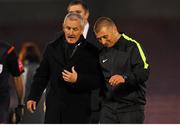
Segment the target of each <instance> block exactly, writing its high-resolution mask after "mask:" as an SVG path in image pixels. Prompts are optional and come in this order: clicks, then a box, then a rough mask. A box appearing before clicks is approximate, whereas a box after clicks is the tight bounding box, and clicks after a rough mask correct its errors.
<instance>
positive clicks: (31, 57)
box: [19, 42, 44, 123]
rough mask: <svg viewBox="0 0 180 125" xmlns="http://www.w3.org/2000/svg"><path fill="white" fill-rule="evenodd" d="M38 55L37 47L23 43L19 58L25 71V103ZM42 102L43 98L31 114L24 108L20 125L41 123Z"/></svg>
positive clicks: (36, 65) (37, 64)
mask: <svg viewBox="0 0 180 125" xmlns="http://www.w3.org/2000/svg"><path fill="white" fill-rule="evenodd" d="M40 55H41V54H40V51H39V49H38V47H37V45H36V44H34V43H32V42H25V43H24V44H23V45H22V47H21V50H20V53H19V58H20V60H21V61H22V62H23V64H24V69H25V72H24V74H23V76H24V81H25V87H26V94H25V101H27V96H28V95H29V91H30V87H31V83H32V79H33V75H34V73H35V71H36V68H37V67H38V66H39V63H40ZM43 102H44V96H42V99H41V100H40V102H39V105H38V108H37V110H36V112H34V113H33V114H32V113H30V112H29V111H28V110H27V109H26V108H25V111H24V116H23V118H22V121H21V123H43V121H44V111H43V107H44V106H43Z"/></svg>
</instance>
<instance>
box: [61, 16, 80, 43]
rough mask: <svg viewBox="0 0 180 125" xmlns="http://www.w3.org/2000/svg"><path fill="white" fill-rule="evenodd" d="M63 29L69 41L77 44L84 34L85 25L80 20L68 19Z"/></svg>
mask: <svg viewBox="0 0 180 125" xmlns="http://www.w3.org/2000/svg"><path fill="white" fill-rule="evenodd" d="M63 31H64V33H65V38H66V40H67V42H68V43H70V44H75V43H76V42H77V41H78V40H79V38H80V36H81V34H82V31H83V27H82V25H81V22H80V20H70V19H67V20H66V21H65V22H64V25H63Z"/></svg>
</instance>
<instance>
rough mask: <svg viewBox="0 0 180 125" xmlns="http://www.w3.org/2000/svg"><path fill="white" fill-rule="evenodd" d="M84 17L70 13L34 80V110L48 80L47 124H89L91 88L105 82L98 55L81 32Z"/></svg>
mask: <svg viewBox="0 0 180 125" xmlns="http://www.w3.org/2000/svg"><path fill="white" fill-rule="evenodd" d="M83 28H84V20H83V18H82V17H81V16H80V15H79V14H75V13H69V14H67V15H66V17H65V19H64V23H63V31H64V33H63V34H62V35H61V36H60V37H59V38H58V39H57V40H55V41H54V42H53V43H51V44H49V45H48V46H47V48H46V51H45V53H44V56H43V60H42V62H41V63H40V67H39V68H38V69H37V71H36V74H35V76H34V80H33V83H32V87H31V91H30V95H29V100H28V102H27V108H28V109H29V110H30V111H31V112H33V111H34V110H35V109H36V105H37V103H38V101H39V99H40V96H41V94H42V92H43V90H44V89H45V88H46V86H47V84H48V82H50V83H49V86H50V87H49V90H48V93H47V98H46V115H45V123H89V121H90V115H91V109H90V104H91V91H92V90H93V89H96V88H99V87H100V86H101V85H100V83H103V81H102V80H103V79H102V74H101V70H100V66H99V63H98V54H97V51H96V49H95V47H94V46H92V45H91V44H89V43H88V42H87V41H86V40H85V39H84V37H83V36H82V35H81V34H82V32H83Z"/></svg>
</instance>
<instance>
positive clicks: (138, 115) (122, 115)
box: [100, 105, 144, 124]
mask: <svg viewBox="0 0 180 125" xmlns="http://www.w3.org/2000/svg"><path fill="white" fill-rule="evenodd" d="M111 106H113V105H111ZM111 106H106V105H103V106H102V110H101V113H100V123H103V124H104V123H108V124H112V123H114V124H115V123H123V124H126V123H128V124H133V123H136V124H140V123H143V122H144V111H143V110H137V111H128V112H120V109H117V108H116V107H115V105H114V107H111Z"/></svg>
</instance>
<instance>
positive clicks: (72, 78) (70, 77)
mask: <svg viewBox="0 0 180 125" xmlns="http://www.w3.org/2000/svg"><path fill="white" fill-rule="evenodd" d="M71 70H72V71H71V72H69V71H67V70H64V71H63V72H62V77H63V79H64V81H66V82H70V83H75V82H76V81H77V77H78V74H77V72H76V71H75V70H74V66H73V67H72V69H71Z"/></svg>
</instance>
